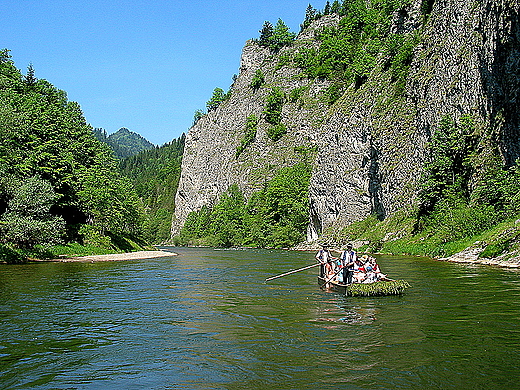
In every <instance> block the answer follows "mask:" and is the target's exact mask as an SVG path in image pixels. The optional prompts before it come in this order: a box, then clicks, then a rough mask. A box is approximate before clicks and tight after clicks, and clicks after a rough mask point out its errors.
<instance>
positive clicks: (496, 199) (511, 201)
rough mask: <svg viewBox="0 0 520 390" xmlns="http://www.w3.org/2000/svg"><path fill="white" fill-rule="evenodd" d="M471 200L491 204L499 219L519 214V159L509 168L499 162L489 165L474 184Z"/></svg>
mask: <svg viewBox="0 0 520 390" xmlns="http://www.w3.org/2000/svg"><path fill="white" fill-rule="evenodd" d="M471 202H472V204H481V205H489V206H493V207H494V209H495V210H496V211H497V213H499V216H500V219H507V218H512V217H514V216H515V215H517V214H520V160H519V161H517V163H516V165H514V166H512V167H509V168H506V167H502V166H500V165H499V164H494V165H492V166H491V167H489V168H488V169H487V171H486V172H485V173H484V174H483V176H482V179H481V181H480V182H479V183H478V184H477V185H476V188H475V190H474V191H473V193H472V195H471Z"/></svg>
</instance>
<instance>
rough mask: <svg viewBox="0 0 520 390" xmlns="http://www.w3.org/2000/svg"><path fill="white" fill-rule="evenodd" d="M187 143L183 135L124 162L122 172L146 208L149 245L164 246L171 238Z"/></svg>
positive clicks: (144, 225) (144, 227)
mask: <svg viewBox="0 0 520 390" xmlns="http://www.w3.org/2000/svg"><path fill="white" fill-rule="evenodd" d="M185 140H186V136H185V135H184V134H183V135H182V136H181V137H179V138H178V139H175V140H173V141H171V142H170V143H167V144H165V145H163V146H161V147H157V148H154V149H151V150H148V151H144V152H141V153H139V154H138V155H136V156H132V157H129V158H127V159H125V160H123V161H121V163H120V169H121V172H122V173H123V175H124V176H126V177H128V178H129V180H130V181H131V182H132V186H133V187H134V188H135V190H136V192H137V195H138V196H139V198H140V200H141V202H142V204H143V205H144V208H145V219H144V224H143V234H144V237H145V239H146V240H147V241H149V242H153V243H162V242H165V241H167V240H168V239H169V237H170V227H171V220H172V215H173V212H174V209H175V193H176V192H177V187H178V184H179V179H180V174H181V162H182V155H183V152H184V143H185Z"/></svg>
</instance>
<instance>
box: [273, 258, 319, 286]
mask: <svg viewBox="0 0 520 390" xmlns="http://www.w3.org/2000/svg"><path fill="white" fill-rule="evenodd" d="M318 265H321V263H316V264H313V265H309V266H307V267H303V268H299V269H295V270H293V271H289V272H286V273H284V274H280V275H276V276H272V277H270V278H267V279H266V280H265V281H266V282H268V281H270V280H273V279H277V278H281V277H282V276H287V275H290V274H294V273H295V272H300V271H305V270H306V269H309V268H313V267H317V266H318Z"/></svg>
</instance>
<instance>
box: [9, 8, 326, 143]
mask: <svg viewBox="0 0 520 390" xmlns="http://www.w3.org/2000/svg"><path fill="white" fill-rule="evenodd" d="M308 4H309V0H290V1H284V0H278V1H271V0H255V1H253V0H218V1H217V0H207V1H202V0H192V1H177V0H170V1H166V0H146V1H142V0H134V1H124V0H120V1H116V0H88V1H86V0H0V49H4V48H6V49H9V50H11V56H12V59H13V61H14V62H15V65H16V67H17V68H19V69H21V70H22V72H23V73H26V69H27V66H28V65H29V64H30V63H32V64H33V67H34V69H35V74H36V77H38V78H43V79H47V80H49V81H50V82H51V83H52V84H53V85H55V86H56V87H57V88H59V89H62V90H64V91H66V92H67V94H68V97H69V100H73V101H77V102H78V103H79V104H80V105H81V107H82V109H83V112H84V114H85V117H86V119H87V121H88V122H89V123H90V124H91V125H92V126H93V127H101V128H104V129H105V130H106V131H107V132H108V133H109V134H111V133H113V132H115V131H117V130H118V129H119V128H120V127H127V128H128V129H130V130H132V131H135V132H137V133H139V134H141V135H142V136H144V137H145V138H147V139H148V140H149V141H151V142H153V143H154V144H158V145H162V144H164V143H166V142H169V141H171V140H172V139H174V138H177V137H179V136H180V135H181V134H182V133H183V132H186V131H187V130H188V128H189V127H190V126H191V123H192V121H193V114H194V112H195V110H197V109H205V104H206V101H208V100H209V99H210V97H211V95H212V93H213V89H214V88H215V87H220V88H222V89H224V90H227V89H228V88H229V86H230V85H231V82H232V77H233V75H234V74H238V68H239V66H240V55H241V52H242V47H243V46H244V43H245V42H246V41H247V40H248V39H251V38H257V37H258V36H259V33H258V31H259V30H260V29H261V28H262V25H263V23H264V21H266V20H268V21H270V22H271V23H273V25H274V24H275V23H276V21H277V20H278V18H281V19H282V20H283V21H284V22H285V24H286V25H287V26H289V28H290V29H291V31H293V32H298V31H299V26H300V23H301V22H302V21H303V19H304V17H305V10H306V8H307V5H308ZM311 4H312V5H313V6H314V7H315V8H317V9H322V8H323V6H324V1H323V4H322V2H321V1H320V3H312V2H311Z"/></svg>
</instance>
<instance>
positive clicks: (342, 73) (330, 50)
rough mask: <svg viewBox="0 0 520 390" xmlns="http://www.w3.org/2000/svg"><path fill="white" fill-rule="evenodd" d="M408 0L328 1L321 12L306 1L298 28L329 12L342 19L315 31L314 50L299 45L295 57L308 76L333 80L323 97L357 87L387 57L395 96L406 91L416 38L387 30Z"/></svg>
mask: <svg viewBox="0 0 520 390" xmlns="http://www.w3.org/2000/svg"><path fill="white" fill-rule="evenodd" d="M408 2H409V1H408V0H401V1H396V0H369V1H364V0H353V1H344V2H343V3H342V4H341V5H340V4H339V2H338V1H335V2H333V3H332V5H330V3H327V4H326V6H325V9H324V10H323V11H322V12H318V11H316V10H315V9H314V8H313V7H312V6H310V5H309V7H308V8H307V11H306V14H305V20H304V22H303V24H302V29H303V28H306V27H307V26H309V25H310V24H311V23H312V21H314V20H317V19H319V18H321V17H322V16H323V15H327V14H332V13H335V14H338V15H340V16H341V17H342V18H341V20H340V23H339V25H338V26H337V27H327V28H323V29H322V30H321V31H318V32H316V34H315V38H316V39H317V40H318V41H319V42H320V46H319V47H318V48H302V49H300V50H298V53H296V54H295V55H294V64H295V65H296V66H297V67H300V68H301V69H303V71H304V72H305V74H306V75H307V77H309V78H324V79H329V80H335V81H336V83H335V85H333V86H332V87H331V88H330V89H329V90H328V91H327V92H326V100H327V101H328V102H329V103H333V102H335V101H336V100H337V99H338V97H339V96H340V95H341V93H342V92H343V90H344V89H345V87H346V86H347V85H354V87H355V88H356V89H357V88H360V87H361V86H362V85H363V84H364V83H365V82H366V81H367V80H368V78H369V76H370V74H371V72H372V70H373V69H374V68H375V67H376V66H377V65H378V62H379V59H380V58H386V65H385V70H387V69H389V68H391V71H392V81H393V82H394V83H395V84H396V86H395V91H396V94H400V93H402V92H403V90H404V85H405V80H406V75H407V73H408V68H409V65H410V63H411V60H412V58H413V49H414V47H415V46H416V45H417V43H418V42H419V37H418V36H415V35H410V36H409V35H404V34H396V33H390V26H391V23H392V17H393V15H394V13H395V12H396V11H397V10H399V9H402V8H403V7H404V6H405V5H406V4H407V3H408Z"/></svg>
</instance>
